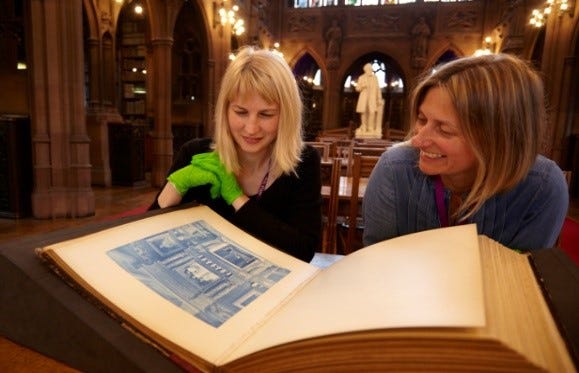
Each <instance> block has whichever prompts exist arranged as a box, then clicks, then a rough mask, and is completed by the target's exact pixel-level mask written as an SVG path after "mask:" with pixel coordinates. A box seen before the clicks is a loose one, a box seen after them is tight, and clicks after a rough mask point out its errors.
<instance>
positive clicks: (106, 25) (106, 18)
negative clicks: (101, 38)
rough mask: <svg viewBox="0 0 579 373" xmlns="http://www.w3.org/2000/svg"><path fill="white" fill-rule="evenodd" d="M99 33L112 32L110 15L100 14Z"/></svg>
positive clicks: (103, 12) (106, 13)
mask: <svg viewBox="0 0 579 373" xmlns="http://www.w3.org/2000/svg"><path fill="white" fill-rule="evenodd" d="M100 21H101V23H100V25H101V32H102V33H103V34H104V33H105V32H107V31H109V32H110V31H112V24H113V22H112V19H111V15H110V14H109V13H108V12H105V11H102V12H101V20H100Z"/></svg>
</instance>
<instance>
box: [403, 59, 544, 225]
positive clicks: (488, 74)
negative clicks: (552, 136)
mask: <svg viewBox="0 0 579 373" xmlns="http://www.w3.org/2000/svg"><path fill="white" fill-rule="evenodd" d="M433 87H441V88H442V89H444V90H445V91H446V92H447V93H448V94H449V95H450V97H451V100H452V102H453V104H454V107H455V109H456V111H457V113H458V117H459V118H460V126H461V130H462V133H463V134H464V137H465V140H466V142H467V143H468V144H469V145H470V147H471V148H472V150H473V152H474V155H475V157H476V159H477V161H478V168H477V174H476V177H475V181H474V184H473V186H472V189H471V190H470V192H469V194H468V196H467V197H466V199H465V200H464V201H463V203H462V204H461V206H460V207H459V209H458V211H457V216H458V217H461V218H462V219H465V218H467V217H469V216H471V215H472V214H474V213H475V212H476V211H477V210H478V209H479V208H480V207H481V206H482V205H483V203H484V202H485V201H486V200H487V199H489V198H490V197H492V196H493V195H495V194H498V193H501V192H505V191H507V190H509V189H511V188H513V187H514V186H515V185H517V184H518V183H520V182H521V181H522V180H523V179H524V178H525V177H526V176H527V174H528V172H529V170H530V169H531V167H532V165H533V164H534V162H535V159H536V157H537V154H538V153H539V149H540V139H541V135H542V131H543V130H544V126H545V121H546V116H547V115H546V109H545V104H546V102H545V95H544V88H543V81H542V79H541V77H540V76H539V74H538V73H537V72H536V71H535V70H534V69H533V68H532V67H531V66H530V65H528V64H527V63H526V62H524V61H523V60H521V59H519V58H517V57H515V56H512V55H508V54H493V55H484V56H477V57H464V58H460V59H458V60H455V61H452V62H449V63H447V64H445V65H442V66H440V67H437V68H435V71H434V72H433V73H432V74H429V75H426V76H425V77H424V78H423V79H422V80H421V81H420V83H419V84H418V85H417V86H416V87H415V89H414V91H413V93H412V95H411V123H416V117H417V114H418V109H419V107H420V105H421V103H422V101H423V100H424V97H425V95H426V93H427V92H428V90H429V89H430V88H433Z"/></svg>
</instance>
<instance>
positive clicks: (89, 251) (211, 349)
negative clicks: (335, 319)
mask: <svg viewBox="0 0 579 373" xmlns="http://www.w3.org/2000/svg"><path fill="white" fill-rule="evenodd" d="M198 220H203V221H205V222H207V223H208V224H209V225H210V226H212V227H215V228H217V229H218V231H219V232H220V233H221V234H223V235H225V236H226V237H227V238H229V239H230V240H232V241H234V242H235V243H236V244H237V245H239V246H240V247H242V248H244V249H246V250H247V251H250V252H251V253H253V255H255V256H257V257H259V258H260V260H262V261H269V262H271V264H272V265H276V266H279V267H282V268H285V269H288V270H289V271H290V272H289V274H286V275H285V277H283V278H282V279H281V280H279V282H277V283H275V284H274V285H273V286H272V287H270V288H269V289H268V290H267V291H266V292H265V293H263V294H260V295H259V296H258V297H257V298H256V299H255V300H254V301H252V302H250V303H249V304H248V305H247V306H245V307H244V308H242V309H241V310H240V311H238V312H237V313H236V314H235V315H234V316H232V317H230V318H229V319H227V320H226V321H225V322H224V323H222V324H221V325H220V326H218V327H215V326H212V325H210V324H208V323H207V322H205V321H201V320H199V319H198V318H196V317H195V316H193V315H192V314H191V313H190V312H187V311H185V310H183V309H182V308H180V307H178V306H176V305H174V304H173V303H171V302H169V301H167V300H165V299H164V298H162V297H161V296H160V295H158V294H157V292H155V291H153V290H151V288H150V287H148V286H146V285H145V284H144V283H143V282H142V281H140V280H139V279H138V278H136V277H135V276H134V275H132V274H131V273H129V272H127V271H126V270H125V269H123V268H122V267H121V266H119V265H118V264H117V262H115V261H113V260H112V259H111V258H110V257H109V256H108V255H107V252H108V251H109V250H111V249H114V248H118V247H120V246H123V245H126V244H128V243H131V242H133V241H136V240H140V239H143V238H144V237H150V236H153V235H155V234H157V233H159V232H164V231H167V230H169V229H172V228H175V227H178V226H181V225H183V224H187V223H191V222H193V221H198ZM159 247H160V248H161V249H162V248H163V247H162V246H161V245H160V246H159ZM50 249H52V250H54V252H56V254H58V256H60V258H61V260H62V261H64V262H66V263H67V264H68V265H69V266H70V267H71V268H73V269H74V271H76V276H77V277H81V278H82V279H84V281H86V283H88V284H90V285H91V286H92V287H93V288H94V289H95V290H96V292H97V293H99V294H100V295H101V297H104V298H106V299H108V303H110V304H113V305H115V306H116V307H117V308H118V309H121V310H123V311H124V312H125V313H126V314H128V315H130V316H131V317H132V318H134V320H136V321H137V322H138V323H140V324H143V325H146V326H148V327H149V328H150V329H151V330H153V331H154V332H155V333H157V334H159V335H161V336H162V337H163V338H166V339H167V340H169V341H170V342H171V343H174V344H176V345H179V346H181V347H182V348H183V349H185V350H188V351H192V352H193V353H194V354H195V355H197V356H200V357H201V358H203V359H204V360H206V361H208V362H210V363H212V364H214V363H215V362H216V361H217V360H219V358H220V356H222V355H223V354H226V353H227V351H228V350H230V349H231V348H232V347H233V346H235V345H236V343H237V342H238V341H239V340H241V339H243V338H245V337H246V336H247V334H248V333H250V332H251V330H252V328H253V327H254V325H256V324H257V323H258V322H259V321H261V320H262V319H263V318H264V317H266V315H267V314H268V313H270V312H272V310H274V309H275V308H276V307H278V306H279V305H280V304H281V303H282V302H283V301H284V299H285V298H286V297H287V296H288V294H290V293H292V292H293V291H295V289H296V288H299V287H300V286H301V284H302V283H304V282H306V281H308V279H309V278H310V277H312V276H314V275H315V274H316V273H317V272H318V271H319V269H317V268H316V267H314V266H312V265H310V264H307V263H304V262H302V261H300V260H297V259H295V258H293V257H291V256H289V255H287V254H285V253H283V252H281V251H278V250H275V249H273V248H271V247H270V246H268V245H266V244H264V243H262V242H260V241H258V240H257V239H255V238H253V237H251V236H250V235H248V234H246V233H244V232H242V231H241V230H239V229H238V228H236V227H235V226H233V225H232V224H230V223H229V222H227V221H225V220H224V219H222V218H221V217H219V215H217V214H215V213H214V212H212V211H211V210H210V209H209V208H207V207H204V206H201V207H194V208H191V209H186V210H179V211H176V212H171V213H168V214H162V215H157V216H153V217H150V218H146V219H143V220H139V221H138V222H134V223H128V224H125V225H122V226H118V227H116V228H112V229H108V230H105V231H102V232H99V233H96V234H91V235H87V236H84V237H81V238H78V239H74V240H71V241H66V242H62V243H59V244H54V245H52V246H51V247H50ZM137 259H138V258H137ZM204 260H206V259H204ZM211 266H213V267H216V264H215V263H210V264H209V266H207V267H208V268H209V267H211ZM213 269H215V271H214V272H215V273H219V272H218V271H220V270H221V271H222V272H223V271H224V270H223V268H213ZM187 270H189V271H191V273H193V272H197V273H196V274H195V275H197V276H204V278H205V279H207V278H208V279H209V280H211V279H212V277H211V276H215V274H214V272H211V271H207V270H206V269H205V268H204V267H203V268H201V267H199V268H198V267H195V266H190V267H188V269H187ZM200 271H204V272H203V273H201V275H199V272H200Z"/></svg>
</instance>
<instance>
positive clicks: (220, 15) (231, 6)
mask: <svg viewBox="0 0 579 373" xmlns="http://www.w3.org/2000/svg"><path fill="white" fill-rule="evenodd" d="M213 11H214V14H213V27H217V26H221V27H225V26H226V25H230V26H231V32H232V33H233V34H235V35H241V34H243V33H244V32H245V21H244V20H243V18H240V17H239V14H238V11H239V6H238V5H237V4H235V2H233V1H221V2H219V3H218V2H213Z"/></svg>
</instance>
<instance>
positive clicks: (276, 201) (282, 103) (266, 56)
mask: <svg viewBox="0 0 579 373" xmlns="http://www.w3.org/2000/svg"><path fill="white" fill-rule="evenodd" d="M167 180H168V182H167V184H166V185H165V186H164V187H163V189H162V190H161V192H160V193H159V195H158V196H157V199H156V201H155V202H154V203H153V205H152V206H151V208H152V209H154V208H159V207H161V208H163V207H168V206H175V205H177V204H180V203H185V202H191V201H195V202H197V203H201V204H204V205H207V206H209V207H211V208H212V209H213V210H215V211H216V212H217V213H219V214H220V215H221V216H223V217H225V218H226V219H227V220H229V221H231V222H232V223H233V224H235V225H236V226H238V227H240V228H241V229H243V230H245V231H246V232H248V233H250V234H252V235H254V236H255V237H257V238H259V239H261V240H262V241H264V242H266V243H268V244H270V245H271V246H274V247H276V248H278V249H280V250H282V251H285V252H286V253H288V254H290V255H293V256H295V257H297V258H299V259H302V260H304V261H310V260H311V259H312V257H313V256H314V253H315V251H316V250H318V249H319V247H320V243H321V231H322V213H321V201H322V198H321V180H320V157H319V154H318V152H317V151H316V150H315V149H314V148H312V147H310V146H306V145H304V143H303V139H302V101H301V97H300V93H299V89H298V86H297V83H296V80H295V78H294V75H293V73H292V71H291V69H290V67H289V66H288V65H287V63H286V62H285V60H284V59H283V57H280V56H278V55H276V54H275V53H272V52H270V51H267V50H260V49H255V48H253V47H245V48H243V49H241V50H240V51H239V53H238V54H237V56H236V58H235V59H234V60H233V61H232V62H231V63H230V65H229V67H228V68H227V70H226V72H225V75H224V76H223V80H222V82H221V89H220V91H219V96H218V98H217V103H216V107H215V139H214V140H211V139H194V140H191V141H189V142H188V143H186V144H185V145H184V146H183V147H182V148H181V150H180V151H179V153H178V154H177V157H176V158H175V161H174V163H173V165H172V167H171V169H170V170H169V176H168V178H167Z"/></svg>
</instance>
